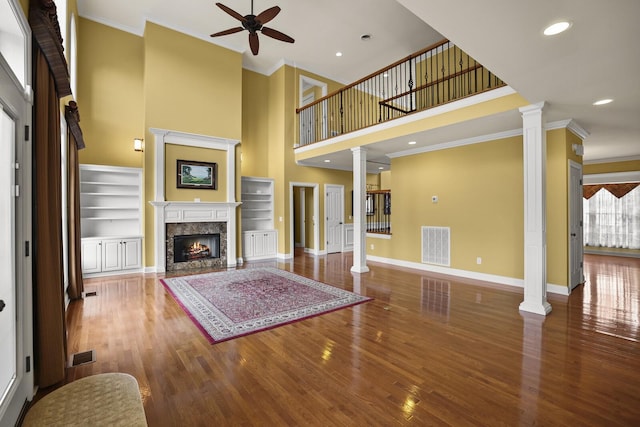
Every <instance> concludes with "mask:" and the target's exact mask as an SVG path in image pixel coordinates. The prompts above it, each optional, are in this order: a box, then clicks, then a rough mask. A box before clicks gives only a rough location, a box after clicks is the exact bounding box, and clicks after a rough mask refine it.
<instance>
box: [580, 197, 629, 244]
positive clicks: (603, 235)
mask: <svg viewBox="0 0 640 427" xmlns="http://www.w3.org/2000/svg"><path fill="white" fill-rule="evenodd" d="M583 201H584V208H583V212H584V219H583V223H584V243H585V245H587V246H602V247H607V248H624V249H640V186H637V187H635V188H634V189H633V190H631V191H630V192H628V193H627V194H625V195H624V196H622V197H620V198H618V197H616V196H614V195H613V194H611V192H609V191H608V190H607V189H605V188H601V189H600V190H598V191H597V192H596V193H595V194H594V195H593V196H592V197H591V198H589V199H586V198H585V199H583Z"/></svg>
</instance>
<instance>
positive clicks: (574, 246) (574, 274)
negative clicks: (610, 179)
mask: <svg viewBox="0 0 640 427" xmlns="http://www.w3.org/2000/svg"><path fill="white" fill-rule="evenodd" d="M582 233H583V227H582V166H581V165H580V164H578V163H575V162H571V161H570V162H569V286H570V287H571V289H573V288H575V287H576V286H578V285H579V284H581V283H584V272H583V256H584V255H583V253H584V245H583V238H584V236H583V234H582Z"/></svg>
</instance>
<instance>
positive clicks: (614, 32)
mask: <svg viewBox="0 0 640 427" xmlns="http://www.w3.org/2000/svg"><path fill="white" fill-rule="evenodd" d="M222 3H223V4H225V5H226V6H228V7H230V8H231V9H233V10H235V11H237V12H238V13H240V14H241V15H246V14H248V13H249V12H250V9H251V2H250V0H222ZM274 5H278V6H280V7H281V9H282V11H281V12H280V14H279V15H278V16H277V17H276V18H274V19H273V20H272V21H271V22H270V23H269V24H268V26H269V27H271V28H273V29H276V30H278V31H281V32H283V33H285V34H288V35H289V36H291V37H293V38H294V39H295V40H296V42H295V43H294V44H289V43H282V42H280V41H277V40H273V39H270V38H269V37H266V36H264V35H262V34H261V35H260V53H259V55H258V56H253V55H252V54H251V52H250V51H249V48H248V40H247V33H246V32H244V31H243V32H241V33H237V34H233V35H228V36H223V37H218V38H215V39H212V38H210V37H209V34H212V33H214V32H218V31H222V30H225V29H228V28H232V27H237V26H238V21H237V20H235V19H234V18H232V17H231V16H229V15H228V14H226V13H225V12H223V11H222V10H221V9H219V8H218V7H217V6H216V5H215V2H214V1H204V0H181V1H180V2H177V1H173V0H137V1H131V0H110V1H109V2H105V1H103V0H78V9H79V13H80V15H81V16H83V17H86V18H89V19H93V20H95V21H98V22H102V23H105V24H108V25H111V26H114V27H116V28H120V29H123V30H125V31H129V32H132V33H135V34H138V35H141V34H142V32H143V29H144V22H145V20H149V21H153V22H155V23H158V24H160V25H164V26H166V27H169V28H173V29H175V30H178V31H181V32H184V33H187V34H190V35H192V36H195V37H198V38H201V39H203V40H208V41H211V42H213V43H216V44H219V45H221V46H224V47H226V48H229V49H232V50H235V51H238V52H243V65H244V67H245V68H248V69H252V70H254V71H259V72H262V73H265V74H270V73H271V72H273V71H275V70H276V69H277V68H278V67H279V66H281V65H282V64H283V62H286V63H288V64H290V65H293V66H297V67H299V68H302V69H305V70H308V71H311V72H314V73H316V74H319V75H322V76H325V77H328V78H331V79H333V80H336V81H339V82H342V83H350V82H353V81H355V80H358V79H359V78H361V77H363V76H365V75H368V74H370V73H371V72H374V71H376V70H378V69H380V68H382V67H384V66H386V65H388V64H391V63H393V62H395V61H396V60H398V59H401V58H403V57H405V56H407V55H409V54H410V53H413V52H415V51H418V50H420V49H422V48H424V47H426V46H428V45H430V44H432V43H434V42H436V41H439V40H440V39H442V38H443V36H444V37H446V38H448V39H450V40H451V41H453V42H454V43H455V44H457V45H458V46H460V47H461V48H462V49H463V50H464V51H466V52H467V53H469V54H470V55H471V56H472V57H474V58H476V59H477V60H478V61H479V62H481V63H482V64H483V65H485V66H486V67H487V68H489V69H490V70H492V71H493V72H494V73H495V74H496V75H498V76H499V77H500V78H502V79H503V80H504V81H505V82H507V83H508V84H509V85H510V86H511V87H512V88H514V89H515V90H516V91H517V92H519V93H520V94H522V95H523V96H524V97H525V98H526V99H527V100H529V101H530V102H532V103H536V102H540V101H545V102H546V103H547V104H546V107H545V112H546V116H547V120H548V121H559V120H566V119H573V120H574V121H575V122H576V123H577V124H578V125H580V126H581V127H582V128H584V129H585V130H586V131H587V132H589V136H588V137H587V138H586V139H585V142H584V145H585V155H584V160H585V162H590V161H599V160H605V159H640V72H639V71H640V49H638V47H637V40H640V25H638V23H637V20H638V18H639V17H640V1H637V0H616V1H615V2H604V1H601V0H554V1H537V2H521V1H513V0H482V1H478V0H397V1H396V0H348V1H345V0H322V1H317V0H271V1H269V2H267V1H265V0H255V2H254V13H255V14H256V15H257V14H258V13H259V12H261V11H263V10H265V9H267V8H269V7H271V6H274ZM559 19H568V20H570V21H571V22H572V23H573V25H572V27H571V29H570V30H569V31H567V32H565V33H562V34H560V35H556V36H553V37H545V36H543V35H542V30H543V28H544V27H546V26H547V25H548V24H550V23H553V22H555V21H557V20H559ZM434 28H435V30H434ZM436 30H437V32H436ZM363 34H370V35H371V39H370V40H369V41H362V40H360V36H361V35H363ZM441 34H442V35H441ZM337 51H341V52H343V56H342V57H339V58H338V57H336V56H335V53H336V52H337ZM602 98H613V99H614V102H613V103H611V104H608V105H605V106H600V107H595V106H593V105H592V103H593V102H594V101H596V100H598V99H602ZM518 126H521V120H520V118H519V115H518V113H517V112H513V113H512V114H505V115H501V116H499V117H492V118H488V119H486V120H484V121H474V122H473V123H467V124H466V125H461V126H457V127H454V128H446V129H440V130H436V131H433V132H429V133H425V134H420V135H413V136H408V137H407V138H406V139H405V138H402V139H401V140H394V141H389V142H388V144H384V143H380V144H378V145H377V146H376V147H375V148H374V150H373V153H372V154H373V156H372V159H374V160H375V158H376V157H379V159H380V160H381V161H383V162H384V161H385V160H384V156H383V155H384V154H385V153H393V152H397V151H402V150H405V149H406V148H407V146H406V142H407V141H408V140H409V139H414V140H417V141H418V144H417V145H416V146H414V149H415V148H416V147H420V146H424V145H433V144H441V143H443V142H446V140H447V139H448V140H449V141H452V140H456V139H464V138H468V137H470V136H472V135H478V134H479V133H478V132H479V129H481V130H484V131H486V132H488V133H494V132H502V131H508V130H513V129H514V128H517V127H518ZM401 147H403V148H402V150H400V148H401ZM342 156H346V158H344V159H342V160H341V161H342V164H344V165H349V164H350V160H349V159H350V156H351V154H350V153H348V152H347V153H343V155H342ZM335 157H336V159H335V161H332V163H331V165H332V167H339V166H338V164H340V160H339V159H338V157H340V156H339V155H336V156H335ZM386 162H387V163H388V160H386ZM318 165H320V166H323V167H326V166H329V165H328V164H321V162H319V163H318ZM372 166H374V167H375V164H373V165H372ZM375 169H376V170H377V167H375Z"/></svg>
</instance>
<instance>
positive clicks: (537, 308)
mask: <svg viewBox="0 0 640 427" xmlns="http://www.w3.org/2000/svg"><path fill="white" fill-rule="evenodd" d="M519 309H520V311H526V312H529V313H534V314H539V315H541V316H546V315H547V314H549V313H551V304H549V303H548V302H547V301H545V302H544V303H538V302H527V301H522V302H521V303H520V307H519Z"/></svg>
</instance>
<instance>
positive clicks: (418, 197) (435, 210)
mask: <svg viewBox="0 0 640 427" xmlns="http://www.w3.org/2000/svg"><path fill="white" fill-rule="evenodd" d="M392 170H393V185H392V186H391V191H392V194H393V214H392V232H393V235H392V238H391V239H390V240H380V239H373V238H368V239H367V249H368V253H369V254H371V255H376V256H381V257H385V258H392V259H400V260H406V261H410V262H417V263H420V262H421V259H420V258H421V226H446V227H451V268H454V269H461V270H468V271H477V272H481V273H487V274H495V275H500V276H507V277H520V278H522V277H523V268H524V267H523V244H524V240H523V239H524V237H523V234H524V232H523V221H524V220H523V216H524V212H523V196H522V192H523V178H522V176H523V165H522V138H521V137H514V138H507V139H502V140H497V141H492V142H487V143H482V144H475V145H469V146H464V147H457V148H451V149H447V150H442V151H436V152H431V153H424V154H418V155H415V156H409V157H400V158H395V159H393V160H392ZM505 177H509V179H505ZM416 183H420V184H419V185H417V184H416ZM432 196H438V199H439V202H438V203H432V201H431V197H432ZM371 244H374V245H375V249H374V250H370V245H371ZM476 257H482V264H481V265H477V264H476Z"/></svg>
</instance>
